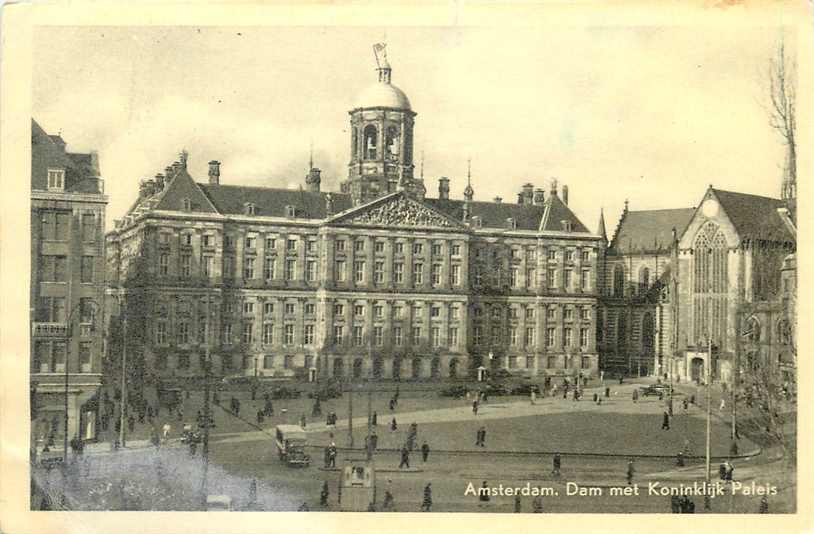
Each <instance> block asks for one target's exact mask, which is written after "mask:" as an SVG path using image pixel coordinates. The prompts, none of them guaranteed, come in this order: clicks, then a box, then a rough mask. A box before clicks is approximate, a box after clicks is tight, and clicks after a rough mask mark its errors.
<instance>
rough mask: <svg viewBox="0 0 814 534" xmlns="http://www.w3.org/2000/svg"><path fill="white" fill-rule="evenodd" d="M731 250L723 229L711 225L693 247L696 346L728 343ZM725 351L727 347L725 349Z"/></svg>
mask: <svg viewBox="0 0 814 534" xmlns="http://www.w3.org/2000/svg"><path fill="white" fill-rule="evenodd" d="M728 263H729V250H728V248H727V244H726V237H725V236H724V234H723V231H721V228H720V227H719V226H718V225H717V224H715V223H713V222H711V221H710V222H707V223H706V224H704V225H703V226H702V227H701V229H700V230H699V231H698V233H697V234H696V237H695V241H694V243H693V266H692V280H693V282H692V288H693V321H692V325H693V334H694V338H695V342H696V343H700V344H704V343H707V342H708V341H709V336H710V335H711V336H712V342H713V343H721V344H722V343H724V342H725V339H726V336H725V333H726V325H727V307H728V292H729V272H728ZM721 348H722V349H724V347H721Z"/></svg>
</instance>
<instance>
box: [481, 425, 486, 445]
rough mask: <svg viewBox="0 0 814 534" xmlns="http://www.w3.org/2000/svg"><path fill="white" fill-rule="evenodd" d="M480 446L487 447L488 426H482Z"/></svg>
mask: <svg viewBox="0 0 814 534" xmlns="http://www.w3.org/2000/svg"><path fill="white" fill-rule="evenodd" d="M480 446H481V447H486V427H485V426H482V427H480Z"/></svg>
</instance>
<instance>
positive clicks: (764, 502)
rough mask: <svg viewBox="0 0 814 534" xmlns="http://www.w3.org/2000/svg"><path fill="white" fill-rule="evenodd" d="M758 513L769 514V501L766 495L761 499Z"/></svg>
mask: <svg viewBox="0 0 814 534" xmlns="http://www.w3.org/2000/svg"><path fill="white" fill-rule="evenodd" d="M758 513H761V514H768V513H769V499H767V498H766V496H765V495H764V496H763V497H761V498H760V508H759V509H758Z"/></svg>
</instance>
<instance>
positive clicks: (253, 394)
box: [187, 382, 257, 400]
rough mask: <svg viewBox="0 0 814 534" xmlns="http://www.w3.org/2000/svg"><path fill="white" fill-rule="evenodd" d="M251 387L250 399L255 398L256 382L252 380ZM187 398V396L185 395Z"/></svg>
mask: <svg viewBox="0 0 814 534" xmlns="http://www.w3.org/2000/svg"><path fill="white" fill-rule="evenodd" d="M251 388H252V389H251V391H252V400H255V399H256V398H257V383H255V382H252V386H251ZM187 398H189V397H187Z"/></svg>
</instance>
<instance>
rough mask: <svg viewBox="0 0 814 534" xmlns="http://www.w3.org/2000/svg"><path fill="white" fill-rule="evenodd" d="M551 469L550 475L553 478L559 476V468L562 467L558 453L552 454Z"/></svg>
mask: <svg viewBox="0 0 814 534" xmlns="http://www.w3.org/2000/svg"><path fill="white" fill-rule="evenodd" d="M552 465H553V469H552V470H551V474H552V475H554V476H555V477H558V476H560V467H562V457H560V453H558V452H555V453H554V459H553V460H552Z"/></svg>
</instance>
